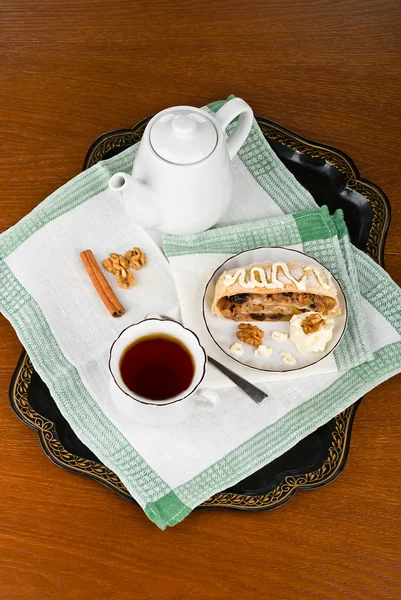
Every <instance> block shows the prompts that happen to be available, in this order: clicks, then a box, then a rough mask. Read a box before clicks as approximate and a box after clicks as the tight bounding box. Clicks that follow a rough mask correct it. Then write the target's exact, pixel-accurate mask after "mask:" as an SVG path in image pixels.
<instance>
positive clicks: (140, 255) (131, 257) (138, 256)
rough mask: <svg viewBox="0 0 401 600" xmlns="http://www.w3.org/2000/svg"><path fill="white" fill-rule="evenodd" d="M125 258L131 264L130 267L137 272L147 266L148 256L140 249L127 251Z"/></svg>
mask: <svg viewBox="0 0 401 600" xmlns="http://www.w3.org/2000/svg"><path fill="white" fill-rule="evenodd" d="M125 258H126V260H127V261H128V262H129V266H130V267H132V268H133V269H135V271H139V270H140V269H142V267H144V266H146V254H145V253H144V252H142V250H141V249H140V248H134V249H133V250H127V252H126V253H125Z"/></svg>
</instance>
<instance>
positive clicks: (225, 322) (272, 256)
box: [203, 248, 347, 372]
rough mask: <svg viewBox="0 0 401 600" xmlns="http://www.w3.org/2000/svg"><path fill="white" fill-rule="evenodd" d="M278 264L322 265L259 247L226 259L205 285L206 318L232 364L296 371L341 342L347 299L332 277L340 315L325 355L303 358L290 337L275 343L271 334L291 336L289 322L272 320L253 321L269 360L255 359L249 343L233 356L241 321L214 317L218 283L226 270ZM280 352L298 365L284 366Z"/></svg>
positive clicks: (283, 250) (299, 254)
mask: <svg viewBox="0 0 401 600" xmlns="http://www.w3.org/2000/svg"><path fill="white" fill-rule="evenodd" d="M279 261H282V262H297V263H303V264H309V265H317V266H320V267H321V266H323V265H321V263H319V262H318V261H317V260H315V259H314V258H312V257H311V256H308V255H307V254H304V253H303V252H299V251H298V250H289V249H288V248H256V249H255V250H246V251H245V252H241V253H240V254H237V255H235V256H232V257H231V258H229V259H228V260H226V261H225V262H224V263H223V264H222V265H221V266H220V267H219V268H218V269H217V270H216V271H215V272H214V273H213V275H212V277H211V278H210V280H209V283H208V284H207V286H206V289H205V294H204V297H203V318H204V320H205V324H206V327H207V329H208V331H209V333H210V335H211V337H212V339H213V340H214V342H215V343H216V344H217V345H218V346H219V348H220V349H221V350H223V352H225V354H227V356H229V357H230V358H231V359H232V360H233V361H236V362H239V363H241V364H242V365H245V366H246V367H250V368H252V369H257V370H259V371H269V372H271V371H275V372H277V371H280V372H282V371H296V370H299V369H304V368H305V367H309V366H310V365H313V364H315V363H317V362H319V360H322V358H324V357H325V356H327V355H328V354H330V353H331V352H333V350H334V348H335V347H336V346H337V344H338V343H339V341H340V340H341V338H342V336H343V334H344V331H345V327H346V324H347V305H346V301H345V297H344V294H343V292H342V290H341V287H340V285H339V283H338V281H337V279H336V278H335V277H334V276H333V275H332V277H333V281H334V285H335V287H336V289H337V295H338V301H339V303H340V308H341V315H339V316H338V317H335V318H334V332H333V338H332V339H331V341H330V342H329V343H328V344H327V346H326V349H325V351H324V352H308V353H307V354H304V355H302V354H299V352H298V351H297V349H296V348H295V346H294V345H293V343H292V342H291V341H290V339H289V338H288V340H286V341H282V342H281V341H280V342H279V341H275V340H272V339H271V333H272V332H273V331H283V332H285V333H288V334H289V333H290V324H289V322H288V321H270V322H266V323H262V322H259V321H258V322H256V321H255V323H253V322H252V324H254V325H257V326H258V327H260V329H263V331H264V332H265V336H264V338H263V343H264V344H265V345H266V346H270V347H271V348H272V349H273V353H272V355H271V356H270V357H269V358H263V357H261V356H255V355H254V353H253V352H254V347H253V346H250V345H249V344H243V347H244V354H243V355H242V356H241V357H234V356H233V355H232V354H231V353H230V352H229V348H230V346H231V345H232V344H233V343H234V342H237V341H238V340H237V337H236V332H237V331H238V325H239V322H238V321H237V322H235V321H230V320H229V319H224V318H222V317H218V316H216V315H213V314H212V303H213V298H214V290H215V285H216V282H217V280H218V278H219V277H220V275H221V274H222V273H223V272H224V271H229V270H230V269H237V268H239V267H245V266H246V265H250V264H252V263H264V262H279ZM280 352H290V354H292V355H293V356H294V357H295V358H296V361H297V362H296V365H294V366H291V365H287V364H285V363H283V360H282V358H281V356H280Z"/></svg>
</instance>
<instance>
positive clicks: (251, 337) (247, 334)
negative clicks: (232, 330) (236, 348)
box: [237, 323, 265, 346]
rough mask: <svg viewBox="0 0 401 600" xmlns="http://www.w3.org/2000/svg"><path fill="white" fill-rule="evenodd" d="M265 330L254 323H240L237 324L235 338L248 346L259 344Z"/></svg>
mask: <svg viewBox="0 0 401 600" xmlns="http://www.w3.org/2000/svg"><path fill="white" fill-rule="evenodd" d="M264 335H265V332H264V331H262V330H261V329H259V327H257V326H256V325H251V324H250V323H240V324H239V325H238V331H237V338H238V339H239V340H240V341H241V342H244V344H249V345H250V346H260V345H261V343H262V339H263V336H264Z"/></svg>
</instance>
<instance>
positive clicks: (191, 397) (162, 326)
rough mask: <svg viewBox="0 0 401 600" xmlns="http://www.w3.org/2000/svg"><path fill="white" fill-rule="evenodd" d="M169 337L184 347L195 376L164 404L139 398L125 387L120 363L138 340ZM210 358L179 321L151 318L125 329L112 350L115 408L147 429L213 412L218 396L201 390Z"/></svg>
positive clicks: (196, 339) (110, 363)
mask: <svg viewBox="0 0 401 600" xmlns="http://www.w3.org/2000/svg"><path fill="white" fill-rule="evenodd" d="M157 334H160V335H168V336H171V337H172V338H175V339H176V340H178V341H179V342H180V343H181V344H183V345H184V346H185V347H186V348H187V350H188V352H189V353H190V354H191V356H192V358H193V362H194V375H193V378H192V381H191V383H190V385H189V387H188V388H187V389H186V390H184V391H183V392H181V393H180V394H178V395H177V396H174V397H173V398H167V399H165V400H151V399H149V398H145V397H143V396H139V395H138V394H136V393H135V392H133V391H132V390H130V389H129V388H128V387H127V386H126V385H125V383H124V381H123V379H122V376H121V372H120V362H121V358H122V356H123V354H124V351H125V350H126V349H127V347H128V346H130V345H131V344H133V342H135V341H136V340H139V339H140V338H143V337H145V336H149V335H157ZM206 363H207V357H206V353H205V351H204V349H203V347H202V346H201V344H200V341H199V339H198V337H197V336H196V335H195V334H194V333H193V332H192V331H191V330H190V329H187V328H186V327H184V326H183V325H181V323H178V322H177V321H168V320H163V319H159V318H150V319H145V320H144V321H140V322H139V323H135V324H134V325H130V326H129V327H127V328H126V329H124V330H123V331H122V332H121V333H120V335H119V336H118V338H117V339H116V340H115V342H114V343H113V344H112V346H111V348H110V359H109V370H110V392H111V397H112V400H113V402H114V405H115V407H116V408H117V409H118V410H120V411H121V412H123V413H124V414H125V415H126V416H127V417H129V418H131V419H133V420H134V421H136V422H138V423H142V424H144V425H154V426H159V427H161V426H169V425H173V424H174V423H178V422H179V421H183V420H184V419H186V418H187V417H188V416H189V415H190V414H191V413H192V412H193V411H194V410H196V409H198V408H199V409H202V410H209V411H210V410H214V408H215V407H216V406H217V404H218V402H219V396H218V394H216V392H214V391H212V390H205V389H203V390H198V389H197V388H198V387H199V385H200V383H201V382H202V380H203V378H204V376H205V371H206Z"/></svg>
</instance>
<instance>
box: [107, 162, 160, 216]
mask: <svg viewBox="0 0 401 600" xmlns="http://www.w3.org/2000/svg"><path fill="white" fill-rule="evenodd" d="M108 184H109V188H110V190H112V191H113V192H115V193H116V194H118V195H119V197H120V198H121V201H122V203H123V206H124V208H125V210H126V211H127V213H128V214H129V215H130V216H131V217H132V219H133V220H134V221H135V223H137V224H138V225H141V226H142V227H158V226H159V225H160V221H161V218H160V211H159V209H158V207H157V202H156V196H155V194H154V192H153V191H152V189H151V188H150V187H149V186H148V185H147V184H146V183H144V182H143V181H142V180H141V179H137V178H136V177H133V176H132V175H128V173H121V172H119V173H115V174H114V175H113V176H112V177H110V179H109V182H108Z"/></svg>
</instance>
